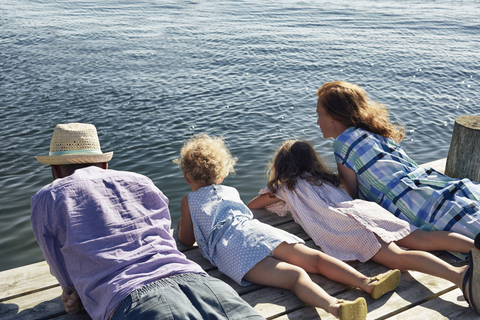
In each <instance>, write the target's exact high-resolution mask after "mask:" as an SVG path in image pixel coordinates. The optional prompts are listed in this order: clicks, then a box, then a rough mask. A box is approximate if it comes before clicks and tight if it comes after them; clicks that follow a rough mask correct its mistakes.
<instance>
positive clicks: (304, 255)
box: [273, 242, 371, 293]
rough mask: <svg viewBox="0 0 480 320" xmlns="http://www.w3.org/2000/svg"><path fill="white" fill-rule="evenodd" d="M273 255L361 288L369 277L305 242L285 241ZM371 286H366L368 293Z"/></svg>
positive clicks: (310, 271)
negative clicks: (292, 242)
mask: <svg viewBox="0 0 480 320" xmlns="http://www.w3.org/2000/svg"><path fill="white" fill-rule="evenodd" d="M273 256H274V257H275V258H277V259H280V260H282V261H285V262H288V263H290V264H292V265H296V266H299V267H301V268H302V269H304V270H305V271H306V272H309V273H317V274H321V275H324V276H325V277H327V278H328V279H330V280H333V281H336V282H340V283H343V284H346V285H349V286H354V287H358V288H361V287H362V286H363V284H364V283H365V281H366V280H368V279H369V277H366V276H365V275H363V274H362V273H360V272H358V271H357V270H356V269H354V268H353V267H351V266H350V265H348V264H346V263H345V262H343V261H340V260H338V259H336V258H333V257H331V256H329V255H327V254H325V253H323V252H321V251H319V250H315V249H312V248H309V247H307V246H305V245H303V244H298V243H297V244H287V243H285V242H284V243H282V244H280V245H279V246H278V247H277V248H275V250H274V251H273ZM370 287H371V286H368V287H367V288H366V291H367V292H368V293H370V291H371V288H370Z"/></svg>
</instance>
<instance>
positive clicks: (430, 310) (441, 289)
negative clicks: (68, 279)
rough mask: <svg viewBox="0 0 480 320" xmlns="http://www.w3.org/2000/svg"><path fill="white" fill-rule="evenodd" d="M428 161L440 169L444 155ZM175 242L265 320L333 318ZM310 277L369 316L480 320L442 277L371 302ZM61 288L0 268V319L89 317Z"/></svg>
mask: <svg viewBox="0 0 480 320" xmlns="http://www.w3.org/2000/svg"><path fill="white" fill-rule="evenodd" d="M428 165H429V166H432V167H435V168H437V170H438V168H440V169H442V170H443V168H445V159H443V160H439V161H436V162H433V163H429V164H428ZM254 214H255V216H256V217H257V218H258V219H259V220H261V221H263V222H265V223H268V224H271V225H273V226H276V227H278V228H281V229H284V230H286V231H288V232H291V233H294V234H296V235H298V236H299V237H301V238H303V239H304V240H305V241H306V244H307V245H308V246H311V247H314V248H318V247H316V246H315V244H314V243H313V241H312V240H311V239H310V238H309V237H308V235H307V234H306V233H305V232H304V231H303V229H302V228H301V227H300V226H299V225H297V224H296V223H295V222H294V221H293V219H292V218H291V217H284V218H280V217H278V216H277V215H275V214H273V213H270V212H268V211H266V210H255V211H254ZM172 232H175V231H174V230H172ZM177 244H178V247H179V250H180V251H182V252H184V253H185V255H186V256H187V257H188V258H189V259H191V260H193V261H196V262H197V263H198V264H200V266H202V268H203V269H204V270H206V271H207V272H208V273H209V274H210V275H211V276H214V277H217V278H219V279H222V280H223V281H225V282H227V283H228V284H230V285H231V286H232V287H233V288H234V289H235V290H236V291H237V292H238V293H239V294H240V295H241V297H242V298H243V299H244V300H245V301H247V302H248V303H250V304H251V305H252V306H253V307H254V308H255V309H256V310H258V311H259V312H260V313H261V314H262V315H263V316H264V317H265V318H267V319H276V320H287V319H302V320H314V319H316V320H318V319H322V320H327V319H332V320H333V319H335V317H333V316H332V315H330V314H328V313H326V312H325V311H323V310H322V309H317V308H313V307H310V306H308V305H305V304H304V303H303V302H302V301H300V300H299V299H298V298H297V297H296V296H295V295H294V294H293V293H292V292H290V291H287V290H282V289H277V288H272V287H264V286H259V285H250V286H247V287H241V286H239V285H238V284H236V283H235V282H233V281H232V280H230V279H229V278H227V277H226V276H225V275H223V274H221V273H220V272H219V271H218V270H217V269H216V268H215V267H214V266H212V265H211V264H210V263H209V262H208V261H207V260H205V259H204V258H203V257H202V256H201V254H200V252H199V251H198V248H196V247H193V248H188V247H185V246H184V245H182V244H180V243H179V242H178V241H177ZM435 254H437V255H438V256H439V257H441V258H442V259H444V260H446V261H448V262H449V263H452V264H455V265H461V264H462V263H455V262H454V261H453V260H451V259H450V258H448V257H447V256H445V255H443V254H442V253H440V252H437V253H435ZM350 264H351V265H352V266H353V267H354V268H356V269H358V270H360V271H361V272H362V273H364V274H366V275H368V276H374V275H377V274H379V273H381V272H384V271H386V270H387V268H385V267H384V266H382V265H379V264H377V263H375V262H372V261H369V262H367V263H359V262H351V263H350ZM312 279H313V280H314V281H315V282H316V283H318V284H319V285H320V286H321V287H322V288H324V289H325V290H326V291H327V292H328V293H329V294H331V295H333V296H336V297H338V298H342V299H348V300H353V299H355V298H357V297H364V298H365V299H366V301H367V304H368V310H369V313H368V317H367V319H391V320H393V319H396V320H397V319H402V320H403V319H419V320H431V319H462V320H470V319H480V315H478V314H477V313H476V312H475V311H473V309H471V308H469V307H468V304H467V302H466V301H465V300H464V298H463V295H462V292H461V291H460V289H458V288H456V287H455V286H454V285H453V284H452V283H450V282H448V281H446V280H443V279H440V278H436V277H433V276H428V275H425V274H422V273H419V272H411V271H409V272H403V273H402V279H401V282H400V285H399V287H398V288H397V290H396V291H395V292H391V293H388V294H386V295H385V296H383V297H382V298H380V299H378V300H373V299H372V298H371V297H370V296H369V295H368V294H366V293H365V292H363V291H360V290H358V289H352V288H349V287H347V286H345V285H342V284H339V283H336V282H332V281H330V280H328V279H326V278H324V277H322V276H319V275H312ZM61 292H62V290H61V288H60V286H59V284H58V282H57V281H56V279H55V278H54V277H53V276H51V275H50V272H49V269H48V266H47V264H46V262H44V261H43V262H39V263H34V264H31V265H27V266H24V267H19V268H15V269H11V270H7V271H3V272H0V319H2V320H10V319H24V320H29V319H57V320H61V319H62V320H64V319H65V320H66V319H75V320H77V319H82V320H83V319H90V317H89V316H88V315H87V314H86V313H82V314H80V315H76V316H70V315H68V314H66V313H65V311H64V307H63V303H62V302H61V300H60V295H61Z"/></svg>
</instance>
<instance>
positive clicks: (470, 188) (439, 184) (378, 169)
mask: <svg viewBox="0 0 480 320" xmlns="http://www.w3.org/2000/svg"><path fill="white" fill-rule="evenodd" d="M333 149H334V153H335V160H336V161H337V162H338V163H341V164H342V165H344V166H346V167H347V168H349V169H351V170H353V171H355V172H356V173H357V180H358V194H359V198H361V199H364V200H370V201H375V202H377V203H378V204H380V205H381V206H382V207H384V208H385V209H387V210H389V211H390V212H392V213H393V214H394V215H395V216H397V217H399V218H401V219H404V220H407V221H410V222H411V223H412V224H414V225H415V226H417V227H419V228H421V229H424V230H428V231H432V230H445V231H454V232H458V233H461V234H463V235H466V236H468V237H470V238H474V237H475V235H476V234H477V233H479V232H480V211H479V206H480V201H479V200H480V185H478V184H477V183H475V182H472V181H470V180H468V179H462V180H459V179H453V178H450V177H447V176H445V175H443V174H441V173H439V172H437V171H435V170H434V169H431V168H422V167H419V166H418V165H417V164H416V163H415V162H414V161H413V160H412V159H410V158H409V157H408V156H407V155H406V153H405V152H404V151H403V149H402V148H401V147H400V146H399V145H398V144H397V143H396V142H395V141H394V140H392V139H390V138H384V137H382V136H379V135H376V134H373V133H371V132H369V131H366V130H363V129H358V128H354V127H350V128H348V129H347V130H345V132H343V133H342V134H341V135H340V136H338V137H337V139H336V140H335V142H334V144H333Z"/></svg>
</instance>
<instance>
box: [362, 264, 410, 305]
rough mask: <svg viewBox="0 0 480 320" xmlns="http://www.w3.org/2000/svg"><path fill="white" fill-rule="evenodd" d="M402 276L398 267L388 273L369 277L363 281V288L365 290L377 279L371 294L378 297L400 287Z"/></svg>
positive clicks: (374, 297) (375, 297)
mask: <svg viewBox="0 0 480 320" xmlns="http://www.w3.org/2000/svg"><path fill="white" fill-rule="evenodd" d="M400 276H401V272H400V270H398V269H395V270H393V271H392V272H390V273H387V274H385V275H383V276H382V274H379V275H378V276H376V277H372V278H369V279H367V281H365V282H364V283H363V287H362V289H363V291H366V290H365V289H366V288H367V286H368V285H369V284H370V283H372V282H373V281H377V282H376V283H374V284H373V286H372V291H371V292H370V295H371V296H372V298H373V299H378V298H380V297H381V296H383V295H384V294H385V293H387V292H390V291H392V290H395V289H396V288H397V287H398V284H399V283H400Z"/></svg>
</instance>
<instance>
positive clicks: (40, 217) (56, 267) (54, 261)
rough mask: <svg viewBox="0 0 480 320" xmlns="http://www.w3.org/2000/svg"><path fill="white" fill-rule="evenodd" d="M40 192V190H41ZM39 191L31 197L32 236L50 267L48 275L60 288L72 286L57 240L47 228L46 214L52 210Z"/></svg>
mask: <svg viewBox="0 0 480 320" xmlns="http://www.w3.org/2000/svg"><path fill="white" fill-rule="evenodd" d="M41 191H42V190H41ZM41 191H39V192H38V193H37V194H35V195H34V196H33V197H32V202H31V207H32V216H31V218H30V221H31V224H32V229H33V234H34V235H35V238H36V239H37V242H38V244H39V245H40V249H42V253H43V256H44V258H45V260H46V261H47V264H48V266H49V267H50V273H51V274H52V275H53V276H54V277H55V278H56V279H57V280H58V282H59V283H60V285H61V287H62V288H64V287H66V286H71V285H73V283H72V281H71V279H70V276H69V275H68V271H67V268H66V265H65V260H64V258H63V255H62V253H61V245H60V243H59V240H58V239H57V238H56V237H55V236H54V235H53V234H51V232H50V231H49V230H48V229H49V228H48V227H47V225H48V223H46V220H48V219H47V218H46V217H47V216H48V212H49V211H50V210H52V209H53V205H52V204H51V202H52V200H51V199H50V201H48V200H46V199H45V196H46V194H45V192H41Z"/></svg>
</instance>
